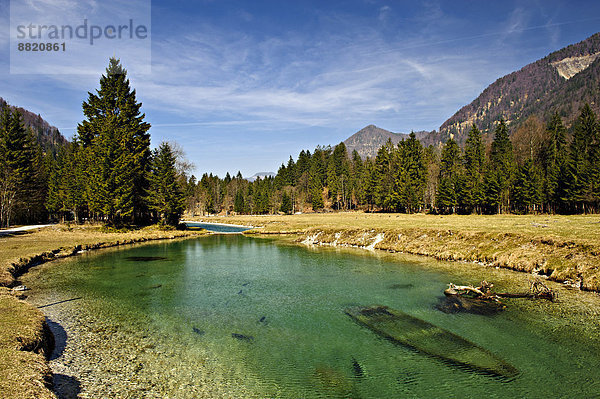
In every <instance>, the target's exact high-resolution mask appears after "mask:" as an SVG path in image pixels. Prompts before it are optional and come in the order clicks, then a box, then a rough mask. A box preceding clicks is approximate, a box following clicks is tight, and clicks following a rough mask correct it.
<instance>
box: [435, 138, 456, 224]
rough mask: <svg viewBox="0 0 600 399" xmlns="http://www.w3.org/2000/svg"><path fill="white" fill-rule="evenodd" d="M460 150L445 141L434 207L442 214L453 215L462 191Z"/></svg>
mask: <svg viewBox="0 0 600 399" xmlns="http://www.w3.org/2000/svg"><path fill="white" fill-rule="evenodd" d="M460 158H461V157H460V148H459V147H458V144H457V143H456V141H455V140H454V139H453V138H451V139H450V140H448V141H446V143H445V144H444V148H443V149H442V157H441V159H440V176H439V186H438V193H437V201H436V205H437V208H438V210H439V211H440V212H442V213H455V212H456V211H457V207H458V204H459V198H460V197H461V194H462V193H461V191H462V170H461V159H460Z"/></svg>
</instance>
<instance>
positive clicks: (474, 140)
mask: <svg viewBox="0 0 600 399" xmlns="http://www.w3.org/2000/svg"><path fill="white" fill-rule="evenodd" d="M464 165H465V184H464V189H463V192H462V196H461V198H460V199H459V203H460V205H461V207H462V208H463V209H464V211H465V212H467V213H471V212H473V211H475V212H477V213H480V212H481V207H482V205H483V198H484V194H483V168H484V165H485V148H484V147H483V142H482V140H481V132H480V131H479V129H477V126H475V125H473V126H472V127H471V130H470V131H469V137H468V138H467V141H466V142H465V155H464Z"/></svg>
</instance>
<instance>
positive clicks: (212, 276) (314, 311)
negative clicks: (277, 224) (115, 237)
mask: <svg viewBox="0 0 600 399" xmlns="http://www.w3.org/2000/svg"><path fill="white" fill-rule="evenodd" d="M143 257H154V258H153V260H151V259H146V260H144V258H143ZM427 262H430V261H427ZM431 262H433V261H431ZM444 270H445V269H444V268H436V267H432V268H429V267H423V265H422V264H416V263H410V262H403V263H398V262H397V261H393V259H392V258H390V257H377V256H373V255H369V254H365V255H361V254H360V253H359V252H358V251H354V252H352V251H339V250H333V249H327V248H316V249H307V248H305V247H299V246H293V245H281V244H278V243H277V242H276V241H273V240H265V239H256V238H248V237H244V236H240V235H227V236H223V235H217V236H210V237H205V238H200V239H197V240H188V241H180V242H174V243H167V244H156V245H145V246H140V247H133V248H130V249H126V250H124V249H120V250H113V251H105V252H100V253H97V254H89V255H85V256H81V257H78V258H75V259H71V260H69V261H64V262H59V263H57V264H56V265H50V266H45V269H44V271H43V274H42V273H39V274H37V275H35V274H33V276H34V277H35V279H34V280H32V281H31V282H28V284H30V285H32V286H33V288H34V291H37V292H40V293H44V295H46V296H47V298H50V297H51V298H53V299H54V300H57V299H68V298H76V297H82V298H85V301H84V300H81V301H79V303H78V302H77V301H73V302H69V303H64V304H62V305H59V306H63V308H62V309H64V311H68V309H69V308H68V307H69V306H72V307H79V308H82V307H83V308H85V306H87V305H86V304H89V306H90V312H91V311H92V309H95V310H96V311H97V309H99V308H102V309H103V311H104V313H103V315H104V316H103V317H105V318H107V319H108V320H106V322H107V323H111V317H114V323H116V324H119V325H123V324H127V323H129V324H130V325H131V328H137V327H136V326H137V325H138V324H136V323H139V321H140V320H142V319H143V320H144V325H145V328H146V331H147V333H148V334H154V335H156V336H157V337H160V339H162V340H164V341H165V342H169V343H170V344H171V345H173V346H175V347H177V346H178V345H179V346H181V347H182V348H185V350H186V351H190V352H193V351H194V350H195V348H196V347H197V348H198V350H200V349H202V348H208V349H210V352H211V353H214V354H217V356H218V360H219V362H221V363H226V364H232V365H235V367H234V368H235V369H236V370H238V372H237V374H236V376H235V378H238V379H240V378H241V380H242V381H244V380H245V379H244V373H247V375H248V379H247V380H246V382H245V383H247V384H251V385H252V386H251V387H249V388H250V389H249V391H251V392H254V394H253V395H254V396H258V397H274V396H276V397H285V398H299V397H305V398H326V397H361V398H394V397H396V398H397V397H415V398H438V397H461V398H481V397H488V398H517V397H519V398H520V397H523V398H548V397H552V398H556V397H573V396H577V397H598V395H600V367H599V366H600V356H599V355H600V351H599V346H598V337H597V336H595V335H594V336H593V335H590V336H585V334H586V331H588V330H587V329H586V328H585V324H586V323H591V324H597V323H598V317H597V313H594V312H592V313H590V314H588V315H582V316H581V319H578V320H573V321H569V320H567V321H565V320H564V319H563V318H561V316H560V314H559V313H560V312H559V311H558V310H557V309H560V308H557V307H556V306H557V305H553V304H545V303H543V304H541V303H536V304H531V305H522V302H521V304H519V303H514V304H513V305H512V306H511V307H510V308H509V310H507V311H505V312H503V313H501V314H498V315H496V316H493V317H489V316H479V315H472V314H445V313H442V312H440V311H438V310H436V309H435V308H434V305H435V304H436V303H437V300H438V297H439V296H440V294H441V292H442V291H443V289H444V288H445V286H446V284H447V283H448V282H450V281H455V282H467V281H465V280H468V282H476V281H477V280H473V279H474V278H476V277H477V278H478V277H481V276H474V275H472V274H470V275H466V274H461V273H460V272H450V271H444ZM478 273H479V272H478ZM484 277H485V276H484ZM461 278H463V279H465V280H462V281H461V280H460V279H461ZM498 278H499V277H498ZM394 284H396V285H397V286H399V287H400V288H390V287H392V286H393V285H394ZM40 298H42V300H43V295H42V296H41V297H40ZM371 304H382V305H387V306H389V307H392V308H395V309H398V310H402V311H403V312H406V313H408V314H410V315H412V316H415V317H418V318H421V319H423V320H426V321H428V322H430V323H433V324H436V325H439V326H440V327H442V328H445V329H447V330H449V331H452V332H454V333H456V334H458V335H461V336H463V337H464V338H466V339H468V340H470V341H472V342H474V343H476V344H478V345H480V346H482V347H484V348H486V349H488V350H490V351H491V352H493V353H495V354H497V355H498V356H500V357H501V358H503V359H504V360H505V361H507V362H509V363H510V364H512V365H513V366H514V367H516V368H517V369H518V370H519V371H520V374H519V376H518V377H517V378H515V379H513V380H510V381H506V380H501V379H497V378H494V377H492V376H489V375H485V374H481V373H477V372H474V371H469V370H465V369H461V368H458V367H455V366H453V365H450V364H447V363H444V362H441V361H439V360H437V359H434V358H430V357H428V356H425V355H423V354H421V353H419V352H415V351H413V350H410V349H407V348H404V347H401V346H398V345H394V344H393V343H391V342H389V341H386V340H384V339H382V338H380V337H378V336H377V335H375V334H374V333H372V332H371V331H369V330H367V329H366V328H364V327H361V326H359V325H358V324H356V323H355V322H353V321H352V320H351V319H350V318H349V317H348V316H346V315H345V314H344V309H345V308H346V307H348V306H353V305H371ZM543 307H547V309H549V310H548V312H550V311H551V312H554V313H556V314H550V315H547V316H546V317H545V318H544V319H543V320H542V319H540V315H544V314H547V311H546V310H547V309H545V308H543ZM55 309H56V308H55ZM80 317H82V319H81V320H80V322H81V323H85V322H86V320H85V313H83V315H82V316H80ZM571 324H572V325H573V328H576V330H575V331H578V332H577V333H576V334H573V330H572V329H571V328H570V327H569V326H570V325H571ZM590 331H593V332H594V331H596V330H594V329H593V330H590ZM234 333H235V334H242V335H244V336H246V337H252V338H251V339H248V340H246V339H237V338H234V337H233V336H232V334H234ZM590 334H593V333H590ZM573 335H575V337H574V336H573ZM106 350H110V347H107V349H106ZM157 356H158V355H157ZM186 362H188V363H189V362H190V360H188V359H187V358H186V359H181V360H180V362H179V363H175V364H177V367H181V369H182V370H183V369H189V368H190V367H193V365H190V364H187V363H186ZM356 364H358V365H359V367H360V370H359V369H358V368H357V366H356ZM115 372H117V373H118V370H116V371H115ZM176 374H177V373H176V372H175V375H176ZM250 376H252V378H250ZM169 378H176V377H173V373H171V374H170V377H169ZM232 378H233V376H232ZM167 396H169V397H185V395H184V394H182V391H181V390H179V391H173V392H170V393H168V395H167Z"/></svg>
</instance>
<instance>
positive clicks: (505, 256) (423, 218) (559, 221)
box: [198, 212, 600, 291]
mask: <svg viewBox="0 0 600 399" xmlns="http://www.w3.org/2000/svg"><path fill="white" fill-rule="evenodd" d="M198 219H202V220H204V221H211V222H221V223H236V224H248V225H253V226H261V228H258V229H255V230H252V231H250V232H249V233H265V234H281V233H283V234H296V235H298V241H306V240H307V239H308V241H307V242H312V243H315V244H328V245H352V246H364V247H369V246H371V247H372V248H375V249H381V250H387V251H394V252H405V253H410V254H416V255H425V256H432V257H435V258H437V259H441V260H457V261H467V262H480V263H482V264H484V265H486V266H495V267H503V268H509V269H513V270H519V271H523V272H528V273H537V274H541V275H545V276H548V278H550V279H551V280H554V281H558V282H565V281H567V282H569V283H572V284H577V285H581V287H582V289H585V290H592V291H600V269H599V268H600V216H598V215H591V216H589V215H576V216H557V215H551V216H549V215H541V216H534V215H527V216H520V215H492V216H484V215H468V216H460V215H450V216H436V215H422V214H416V215H406V214H366V213H350V212H349V213H328V214H303V215H289V216H234V217H210V218H198Z"/></svg>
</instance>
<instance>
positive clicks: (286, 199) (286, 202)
mask: <svg viewBox="0 0 600 399" xmlns="http://www.w3.org/2000/svg"><path fill="white" fill-rule="evenodd" d="M279 211H280V212H283V213H287V214H290V213H292V200H291V199H290V196H289V195H288V194H287V193H286V192H285V191H284V192H283V195H282V197H281V207H279Z"/></svg>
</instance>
